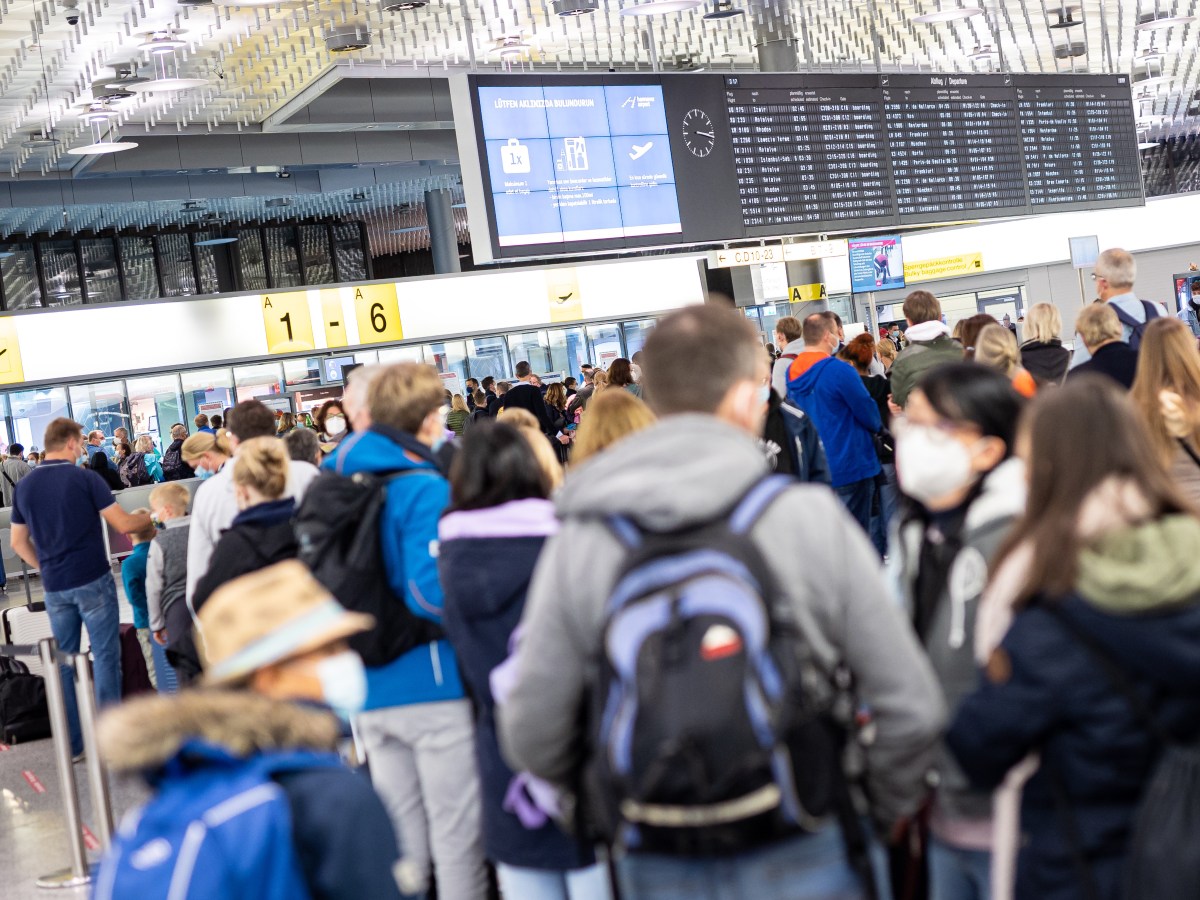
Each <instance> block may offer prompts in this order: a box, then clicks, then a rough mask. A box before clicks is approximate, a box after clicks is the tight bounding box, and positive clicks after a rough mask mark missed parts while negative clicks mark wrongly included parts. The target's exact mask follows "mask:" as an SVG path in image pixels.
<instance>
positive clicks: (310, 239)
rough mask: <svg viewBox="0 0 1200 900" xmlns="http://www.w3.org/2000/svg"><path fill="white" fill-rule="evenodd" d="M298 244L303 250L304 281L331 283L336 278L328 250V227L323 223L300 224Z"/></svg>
mask: <svg viewBox="0 0 1200 900" xmlns="http://www.w3.org/2000/svg"><path fill="white" fill-rule="evenodd" d="M300 246H301V248H302V249H303V250H304V283H305V284H332V283H333V282H334V281H335V280H336V279H335V278H334V277H333V256H332V255H331V254H330V252H329V229H328V228H326V227H325V226H324V225H301V226H300Z"/></svg>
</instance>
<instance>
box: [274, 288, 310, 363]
mask: <svg viewBox="0 0 1200 900" xmlns="http://www.w3.org/2000/svg"><path fill="white" fill-rule="evenodd" d="M262 314H263V326H264V327H265V328H266V330H267V352H268V353H294V352H295V351H297V350H313V349H315V348H316V346H317V344H316V341H314V340H313V330H312V316H311V315H310V314H309V312H308V294H307V293H306V292H304V291H293V292H291V293H287V294H263V295H262Z"/></svg>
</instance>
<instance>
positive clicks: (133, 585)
mask: <svg viewBox="0 0 1200 900" xmlns="http://www.w3.org/2000/svg"><path fill="white" fill-rule="evenodd" d="M149 558H150V542H149V541H144V542H143V543H141V544H135V545H134V547H133V552H132V553H130V554H129V556H128V557H126V559H125V562H123V563H121V582H122V583H123V584H124V585H125V599H126V600H128V601H129V605H130V606H131V607H133V627H134V628H149V627H150V611H149V609H148V608H147V606H146V560H148V559H149Z"/></svg>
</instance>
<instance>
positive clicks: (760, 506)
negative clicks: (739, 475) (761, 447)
mask: <svg viewBox="0 0 1200 900" xmlns="http://www.w3.org/2000/svg"><path fill="white" fill-rule="evenodd" d="M794 483H795V479H792V478H788V477H787V476H786V475H768V476H767V477H766V478H764V479H762V480H761V481H759V482H758V483H757V484H755V485H754V487H752V488H750V490H749V491H747V492H746V495H745V496H744V497H742V499H741V500H740V501H738V505H737V506H736V507H734V510H733V512H732V513H731V514H730V516H729V530H730V531H732V532H733V533H734V534H747V533H748V532H749V531H750V529H751V528H753V527H754V523H755V522H757V521H758V520H759V519H760V518H761V517H762V515H763V513H765V512H766V511H767V507H769V506H770V505H771V504H772V503H774V502H775V499H776V498H777V497H778V496H779V495H780V494H782V493H783V492H784V491H785V490H787V488H788V487H790V486H791V485H792V484H794Z"/></svg>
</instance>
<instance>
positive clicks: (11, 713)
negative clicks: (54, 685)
mask: <svg viewBox="0 0 1200 900" xmlns="http://www.w3.org/2000/svg"><path fill="white" fill-rule="evenodd" d="M0 737H2V738H3V739H4V742H5V743H6V744H19V743H23V742H25V741H36V740H40V739H41V738H47V737H50V708H49V707H48V706H47V705H46V683H45V681H43V680H42V678H41V676H39V675H31V674H30V673H29V666H27V665H25V663H23V662H21V661H20V660H17V659H12V658H11V657H8V656H0Z"/></svg>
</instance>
